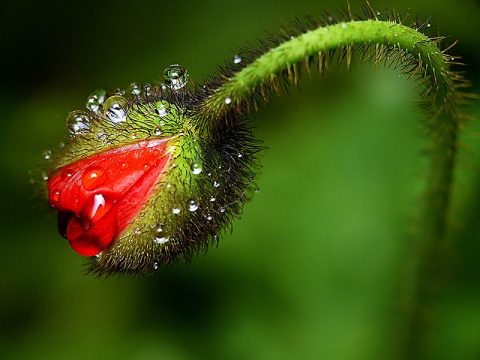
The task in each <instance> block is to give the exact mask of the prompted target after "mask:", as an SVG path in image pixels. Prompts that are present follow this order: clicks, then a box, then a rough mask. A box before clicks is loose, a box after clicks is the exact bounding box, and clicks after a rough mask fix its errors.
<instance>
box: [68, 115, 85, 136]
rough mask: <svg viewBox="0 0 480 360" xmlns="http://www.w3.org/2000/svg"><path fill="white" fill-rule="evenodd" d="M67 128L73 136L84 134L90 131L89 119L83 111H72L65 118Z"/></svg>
mask: <svg viewBox="0 0 480 360" xmlns="http://www.w3.org/2000/svg"><path fill="white" fill-rule="evenodd" d="M67 127H68V129H69V130H70V132H71V133H72V134H74V135H78V134H85V133H87V132H88V131H89V130H90V117H89V116H88V114H87V112H85V111H82V110H75V111H72V112H71V113H69V114H68V116H67Z"/></svg>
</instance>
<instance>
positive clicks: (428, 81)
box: [196, 16, 468, 358]
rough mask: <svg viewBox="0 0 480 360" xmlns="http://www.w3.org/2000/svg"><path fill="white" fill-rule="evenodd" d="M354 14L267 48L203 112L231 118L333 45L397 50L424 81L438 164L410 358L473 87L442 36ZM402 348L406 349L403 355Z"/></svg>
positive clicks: (414, 293)
mask: <svg viewBox="0 0 480 360" xmlns="http://www.w3.org/2000/svg"><path fill="white" fill-rule="evenodd" d="M373 17H374V18H373V19H370V20H365V21H354V20H352V21H348V22H342V23H338V24H334V25H329V26H325V27H318V28H316V29H313V30H309V31H307V32H305V33H303V34H301V35H299V36H296V37H292V39H289V40H286V41H284V42H283V43H281V44H280V45H278V46H277V47H275V48H272V49H268V50H267V51H266V52H265V53H264V54H263V55H260V56H259V57H258V58H256V59H255V60H253V61H252V62H251V63H250V64H248V65H246V66H245V67H244V68H242V69H240V70H239V71H238V72H235V73H233V74H232V76H227V77H226V78H225V81H224V82H223V83H221V84H220V85H219V86H218V87H217V88H215V89H213V90H212V93H211V95H210V96H209V97H208V98H207V99H206V100H205V102H204V103H203V104H202V105H201V106H200V110H199V111H198V113H197V114H196V115H198V116H199V117H200V118H202V119H204V120H205V122H206V124H209V126H211V128H210V131H212V130H211V129H214V127H215V123H216V122H219V121H230V120H229V119H230V118H229V117H228V116H227V115H228V113H229V111H232V109H234V108H236V109H238V110H240V109H243V108H244V105H248V104H249V102H251V101H252V100H253V101H255V100H254V99H255V97H256V96H257V95H261V96H262V97H263V98H264V99H265V98H266V95H265V93H267V92H269V91H272V90H278V84H279V81H282V80H285V81H286V82H287V83H288V82H292V80H293V81H294V82H296V80H297V76H298V71H299V67H300V66H304V67H306V70H307V71H309V65H310V63H311V61H312V60H314V59H316V61H317V66H318V68H319V70H320V71H323V69H324V68H325V67H326V66H328V64H329V61H331V55H332V52H333V51H335V49H340V50H341V51H342V55H341V58H342V59H343V61H344V62H346V63H347V66H349V65H350V63H351V56H352V52H353V51H354V50H355V49H361V50H363V51H364V54H367V53H368V55H364V58H367V59H370V60H372V61H373V62H374V63H375V64H377V63H378V62H380V61H384V60H385V61H387V60H388V59H389V58H390V57H391V54H392V52H393V53H395V54H396V58H395V60H396V63H397V64H398V65H400V66H401V67H402V69H403V72H405V73H408V74H410V75H411V76H413V75H417V76H418V78H419V79H420V80H421V82H422V85H423V86H424V89H425V90H424V92H423V93H422V95H421V98H420V102H421V104H422V105H423V107H424V110H425V118H426V122H425V124H426V127H427V129H428V131H429V135H430V137H431V141H432V142H431V144H432V145H431V148H430V152H429V156H430V160H431V164H430V170H429V175H428V178H427V187H426V191H425V197H424V204H423V206H422V214H421V218H420V227H421V229H420V231H419V235H418V239H416V244H415V249H414V251H413V252H412V253H411V259H410V263H411V264H413V267H412V269H411V271H412V272H411V274H410V275H411V279H410V284H409V285H408V289H403V297H404V298H405V300H406V301H405V302H404V304H403V306H404V314H403V316H402V319H403V324H402V327H403V329H404V331H402V332H401V334H402V336H400V339H398V343H399V344H401V347H402V348H403V350H402V351H401V353H403V356H404V357H405V358H418V357H419V356H420V354H421V353H422V352H423V350H422V348H423V345H424V344H421V340H420V339H422V338H423V337H424V331H425V330H426V329H427V328H428V327H429V323H430V318H429V316H428V312H429V310H430V307H431V305H432V303H433V299H434V297H435V294H436V291H437V288H438V287H437V285H438V283H439V278H438V276H439V275H438V268H439V266H440V264H441V263H442V261H443V259H444V254H443V253H442V247H443V245H444V241H445V237H446V230H447V217H448V209H449V199H450V192H451V186H452V178H453V172H454V165H455V153H456V149H457V132H458V129H459V126H460V124H461V123H462V120H463V119H464V118H465V116H464V114H463V113H462V112H461V111H460V105H462V104H463V103H464V102H465V99H466V98H467V97H468V95H466V94H464V93H462V92H460V91H459V89H460V88H462V87H464V86H465V82H464V80H463V78H462V77H461V76H460V75H459V74H458V73H455V72H453V71H451V70H450V64H451V63H455V62H454V58H451V57H449V56H447V55H446V54H445V53H444V52H443V51H441V50H440V49H439V47H438V42H439V40H440V39H439V38H434V39H430V38H429V37H428V36H426V35H424V34H423V33H421V32H420V31H418V30H416V29H412V28H410V27H407V26H404V25H402V24H400V23H396V22H389V21H379V20H378V19H376V18H375V16H373ZM403 356H402V357H403Z"/></svg>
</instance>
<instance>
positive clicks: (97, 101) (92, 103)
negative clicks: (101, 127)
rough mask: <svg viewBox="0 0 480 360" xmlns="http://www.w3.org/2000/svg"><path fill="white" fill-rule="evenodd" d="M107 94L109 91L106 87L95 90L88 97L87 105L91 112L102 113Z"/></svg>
mask: <svg viewBox="0 0 480 360" xmlns="http://www.w3.org/2000/svg"><path fill="white" fill-rule="evenodd" d="M106 96H107V91H106V90H105V89H102V88H100V89H97V90H95V91H93V92H92V93H91V94H90V95H89V96H88V98H87V103H86V104H85V106H86V107H87V109H88V110H90V111H91V112H94V113H96V114H100V113H101V111H102V106H103V103H104V102H105V98H106Z"/></svg>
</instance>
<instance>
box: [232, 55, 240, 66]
mask: <svg viewBox="0 0 480 360" xmlns="http://www.w3.org/2000/svg"><path fill="white" fill-rule="evenodd" d="M241 62H242V58H241V57H240V55H237V54H236V55H235V56H234V57H233V63H234V64H240V63H241Z"/></svg>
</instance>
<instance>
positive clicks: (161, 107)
mask: <svg viewBox="0 0 480 360" xmlns="http://www.w3.org/2000/svg"><path fill="white" fill-rule="evenodd" d="M169 111H170V103H169V102H168V101H166V100H161V101H158V102H157V103H156V104H155V112H156V113H157V114H158V116H160V117H164V116H167V114H168V113H169Z"/></svg>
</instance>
